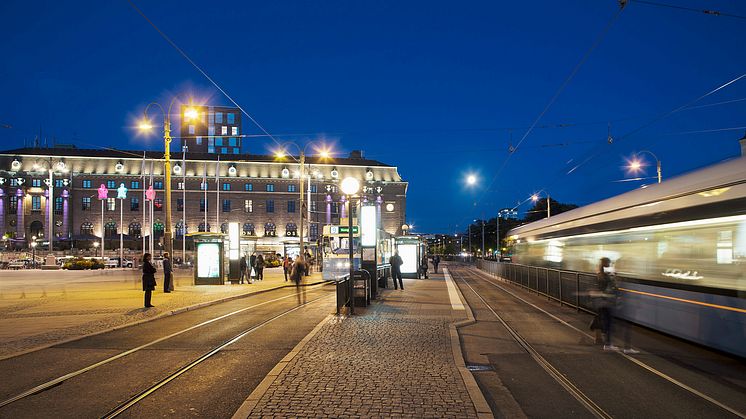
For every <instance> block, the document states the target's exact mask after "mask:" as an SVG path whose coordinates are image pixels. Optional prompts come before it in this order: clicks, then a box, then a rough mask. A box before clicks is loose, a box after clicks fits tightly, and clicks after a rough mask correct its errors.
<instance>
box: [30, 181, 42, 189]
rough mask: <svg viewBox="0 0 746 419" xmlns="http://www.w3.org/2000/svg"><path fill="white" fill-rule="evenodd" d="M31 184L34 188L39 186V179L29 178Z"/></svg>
mask: <svg viewBox="0 0 746 419" xmlns="http://www.w3.org/2000/svg"><path fill="white" fill-rule="evenodd" d="M31 186H32V187H34V188H39V187H41V179H31Z"/></svg>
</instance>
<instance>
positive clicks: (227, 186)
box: [223, 183, 231, 191]
mask: <svg viewBox="0 0 746 419" xmlns="http://www.w3.org/2000/svg"><path fill="white" fill-rule="evenodd" d="M223 190H224V191H230V190H231V184H230V183H224V184H223Z"/></svg>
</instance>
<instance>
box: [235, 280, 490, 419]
mask: <svg viewBox="0 0 746 419" xmlns="http://www.w3.org/2000/svg"><path fill="white" fill-rule="evenodd" d="M431 278H432V279H431V280H405V284H404V285H405V291H395V290H392V289H388V290H384V291H383V292H382V296H383V298H382V299H379V300H378V301H377V302H375V303H374V304H373V305H371V306H369V307H368V308H366V309H361V310H360V313H359V314H357V315H355V316H352V317H347V318H337V317H334V316H331V317H330V318H329V319H328V320H327V321H326V322H325V323H322V324H321V325H319V327H317V329H316V330H315V331H314V332H312V337H310V338H308V340H307V342H301V344H299V346H298V347H296V349H295V350H294V351H293V352H291V354H289V355H288V356H287V357H286V359H285V360H283V362H281V363H280V364H278V366H277V367H275V369H274V370H273V372H271V373H270V374H269V375H268V376H267V378H266V379H265V380H264V381H263V382H262V384H260V385H259V386H258V387H257V389H256V390H255V391H254V393H252V394H251V395H250V396H249V398H248V399H247V401H246V402H245V403H244V405H243V406H242V407H241V409H240V410H239V411H238V412H237V413H236V415H235V416H234V418H237V417H252V418H255V417H394V418H396V417H418V418H421V417H441V418H475V417H477V411H476V409H475V404H474V402H473V401H472V399H471V397H470V393H469V391H468V390H467V386H466V384H465V383H464V380H463V379H462V376H461V373H460V372H459V368H458V367H457V362H456V361H455V359H454V352H453V350H454V349H453V347H452V342H451V329H452V324H453V323H454V322H456V321H460V320H464V319H465V318H466V314H465V312H464V311H463V310H454V309H453V308H452V306H451V301H450V299H449V291H448V289H447V287H446V282H445V280H444V279H443V276H442V275H433V276H431ZM458 344H459V343H458V341H456V345H458ZM295 351H298V352H297V354H295V353H294V352H295ZM459 354H460V352H459ZM459 356H460V355H459ZM288 360H289V361H288ZM474 387H476V386H474ZM477 391H478V389H477Z"/></svg>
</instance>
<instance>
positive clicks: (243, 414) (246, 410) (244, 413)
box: [232, 314, 336, 419]
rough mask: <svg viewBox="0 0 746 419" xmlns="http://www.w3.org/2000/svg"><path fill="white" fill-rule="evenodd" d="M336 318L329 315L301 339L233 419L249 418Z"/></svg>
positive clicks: (257, 387)
mask: <svg viewBox="0 0 746 419" xmlns="http://www.w3.org/2000/svg"><path fill="white" fill-rule="evenodd" d="M335 317H336V315H334V314H329V315H327V316H326V318H324V319H323V320H322V321H321V322H319V324H317V325H316V327H314V328H313V330H311V331H310V332H309V333H308V334H307V335H306V336H305V337H304V338H303V339H301V341H300V342H298V344H297V345H295V347H294V348H293V349H292V350H291V351H290V352H288V354H287V355H285V356H284V357H283V358H282V359H281V360H280V362H278V363H277V365H275V366H274V368H272V370H271V371H270V372H269V373H268V374H267V375H266V376H265V377H264V379H263V380H262V381H261V382H260V383H259V385H257V386H256V388H254V391H252V392H251V394H249V396H248V397H247V398H246V400H244V402H243V403H242V404H241V406H240V407H239V408H238V410H236V412H235V413H234V414H233V416H232V419H243V418H248V417H249V415H251V413H252V411H253V410H254V408H255V407H256V405H257V404H258V403H259V401H260V400H261V399H262V397H264V395H265V394H266V393H267V390H269V388H270V386H271V385H272V384H273V383H274V382H275V380H277V378H278V377H279V376H280V374H281V373H282V371H284V370H285V368H286V367H287V366H288V365H289V364H290V362H292V361H293V359H295V357H296V356H298V354H300V353H301V351H302V350H303V348H304V347H305V346H306V345H307V344H308V342H309V341H310V340H311V339H313V337H314V336H316V335H317V334H318V333H319V331H320V330H321V329H322V328H323V327H324V325H326V324H327V323H329V322H330V321H331V320H332V319H333V318H335Z"/></svg>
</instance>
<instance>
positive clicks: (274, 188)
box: [0, 147, 408, 248]
mask: <svg viewBox="0 0 746 419" xmlns="http://www.w3.org/2000/svg"><path fill="white" fill-rule="evenodd" d="M218 159H219V160H218ZM172 166H173V169H172V170H173V171H172V198H171V199H172V201H171V202H172V220H173V231H174V239H175V244H174V247H175V248H177V246H180V245H179V241H180V240H182V239H183V237H184V235H185V233H192V232H196V231H212V232H218V231H221V230H223V229H225V228H226V226H227V224H226V223H229V222H238V223H240V225H241V231H242V232H243V234H244V235H246V236H253V237H256V238H257V240H259V242H261V243H264V244H265V245H268V246H271V245H276V246H281V245H282V244H283V243H293V242H294V243H298V241H299V239H298V235H299V234H300V231H299V223H300V211H301V208H300V203H299V198H300V191H299V165H298V162H297V159H295V158H293V157H286V158H284V159H277V158H275V157H273V156H266V155H249V154H241V155H232V156H220V157H219V156H218V155H216V154H211V153H193V152H187V153H186V154H185V155H184V154H182V153H178V152H176V153H172ZM163 169H164V167H163V153H162V152H154V151H120V150H93V149H79V148H75V147H69V148H61V147H58V148H23V149H17V150H9V151H4V152H0V236H3V237H4V240H5V243H6V245H7V244H8V243H10V245H11V246H13V247H15V248H23V247H26V246H28V245H29V239H30V237H32V236H37V237H48V235H49V234H50V230H49V227H50V226H49V223H48V220H49V211H52V212H53V227H52V229H53V234H54V236H55V240H56V242H57V243H58V245H59V246H60V247H61V248H66V247H69V246H74V245H75V242H79V243H83V244H82V245H83V246H85V245H86V242H87V241H88V242H91V241H95V240H96V238H100V237H101V235H102V234H103V235H104V236H105V237H106V239H107V240H108V239H111V240H112V241H113V242H115V243H116V244H117V246H118V238H119V232H120V229H122V228H123V229H124V230H123V232H124V234H126V235H127V236H128V237H127V243H128V244H127V245H125V247H130V248H138V247H137V242H138V241H140V240H141V239H142V236H148V235H149V234H150V231H151V227H152V229H153V231H154V238H158V237H159V235H161V234H162V232H163V228H164V223H165V214H164V212H163V211H164V210H165V205H164V185H163V182H164V177H163ZM306 169H307V172H308V173H310V187H308V183H307V182H304V183H306V187H305V188H304V189H305V191H304V194H305V196H306V197H308V196H309V195H310V201H308V202H309V204H308V207H307V210H310V218H307V219H310V223H308V224H309V225H308V226H306V237H307V239H310V240H311V241H312V242H313V241H315V240H317V238H318V237H319V235H320V234H321V233H322V232H323V226H324V225H337V224H340V221H341V219H343V218H345V217H346V214H345V211H346V209H345V205H344V201H345V197H344V196H343V195H342V193H341V191H340V190H339V183H340V181H341V180H342V179H344V178H345V177H348V176H352V177H356V178H357V179H358V180H359V181H360V184H361V188H362V189H363V190H362V191H361V196H360V197H359V198H360V200H362V201H363V202H367V203H369V204H374V205H376V207H377V209H378V214H379V220H380V227H381V228H382V229H383V230H385V231H387V232H389V233H391V234H395V235H399V234H401V226H402V225H403V224H404V222H405V211H406V193H407V186H408V184H407V182H405V181H404V180H402V178H401V176H400V174H399V173H398V170H397V168H396V167H395V166H390V165H387V164H384V163H381V162H378V161H375V160H369V159H365V158H363V157H362V153H359V152H356V153H353V154H351V155H350V157H347V158H330V159H322V158H320V157H307V158H306ZM50 171H51V179H52V185H53V188H51V189H52V194H53V196H52V199H50V198H49V189H50V188H49V187H48V184H49V179H50ZM151 173H152V175H151ZM122 184H124V186H125V187H126V188H127V189H128V190H127V194H126V198H124V199H117V189H118V188H119V187H120V186H121V185H122ZM151 184H152V186H153V188H154V190H155V192H156V194H155V198H154V199H153V200H152V201H146V199H145V198H146V197H145V196H144V191H145V190H146V189H147V188H148V187H149V186H150V185H151ZM101 185H104V186H105V187H106V188H107V189H108V194H107V199H106V200H99V199H98V189H99V188H100V187H101ZM205 197H206V198H207V200H206V204H205ZM150 202H152V206H153V214H154V217H153V220H152V222H151V220H150V218H149V217H148V216H146V217H143V214H146V215H148V213H149V209H148V208H149V205H151V204H150ZM102 205H103V208H104V210H103V213H104V216H103V223H102V217H101V212H102V211H101V208H102ZM120 206H121V210H122V217H123V222H122V223H120ZM353 211H355V208H354V207H353ZM353 215H354V214H353ZM205 217H206V219H207V222H206V224H207V225H205ZM353 218H354V217H353ZM88 245H90V243H88ZM79 246H80V244H79Z"/></svg>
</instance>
